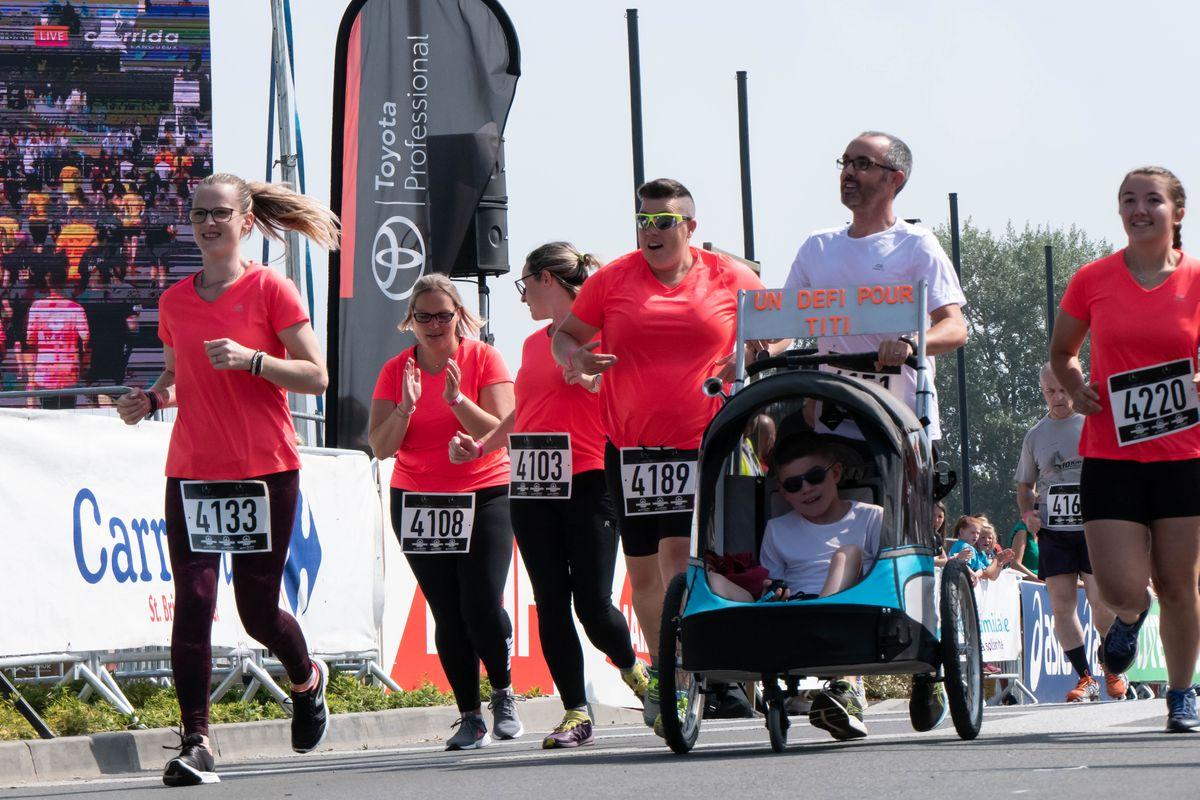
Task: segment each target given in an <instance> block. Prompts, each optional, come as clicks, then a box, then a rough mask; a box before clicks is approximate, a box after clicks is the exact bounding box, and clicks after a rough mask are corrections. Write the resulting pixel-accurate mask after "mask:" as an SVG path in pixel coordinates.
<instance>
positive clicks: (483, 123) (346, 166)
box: [326, 0, 520, 448]
mask: <svg viewBox="0 0 1200 800" xmlns="http://www.w3.org/2000/svg"><path fill="white" fill-rule="evenodd" d="M519 74H520V67H519V53H518V49H517V38H516V33H515V32H514V30H513V27H512V23H511V22H510V21H509V19H508V16H507V15H506V14H505V13H504V10H503V9H502V8H501V7H500V5H499V4H498V3H497V2H494V0H355V2H353V3H352V4H351V5H350V7H349V8H348V9H347V11H346V14H345V16H344V17H343V19H342V25H341V29H340V30H339V32H338V44H337V57H336V63H335V77H334V92H335V97H334V113H333V122H334V128H333V154H332V165H333V166H332V168H333V175H332V192H331V194H332V203H333V207H334V210H335V211H337V212H338V213H339V214H340V215H341V218H342V227H343V234H342V236H343V238H342V249H341V252H340V253H331V254H330V265H329V266H330V270H329V281H330V287H329V297H330V301H329V347H328V356H329V366H330V383H331V385H330V388H329V393H328V397H329V409H328V412H327V414H326V417H327V424H326V431H327V441H328V442H329V444H330V445H332V446H338V447H357V448H366V447H367V415H368V411H369V409H370V403H371V393H372V390H373V389H374V387H375V380H376V378H377V377H378V375H379V370H380V367H382V366H383V364H384V362H385V361H387V359H389V358H391V357H392V356H394V355H396V354H398V353H399V352H400V351H401V350H402V349H404V348H405V347H406V346H408V344H410V343H411V337H409V336H402V335H401V334H400V332H399V331H397V329H396V326H397V324H398V323H399V322H400V321H401V320H402V319H403V317H404V315H405V313H406V312H407V309H408V298H409V297H410V295H411V294H412V290H413V285H414V284H415V283H416V281H417V279H418V278H420V277H421V275H423V274H425V273H426V272H431V271H436V272H448V271H449V269H450V264H451V263H452V262H453V260H454V258H455V256H456V255H457V253H458V251H459V249H460V247H461V246H462V243H463V238H464V236H465V234H466V232H467V230H468V227H469V225H470V223H471V219H472V216H473V215H474V213H475V209H476V207H477V206H478V205H479V200H480V198H481V197H482V195H483V191H484V188H485V187H486V186H487V182H488V177H489V174H490V173H491V171H492V169H493V167H494V165H495V164H496V162H497V159H498V158H499V152H500V141H501V136H502V135H503V133H504V125H505V122H506V120H507V117H508V110H509V107H510V106H511V105H512V99H513V93H514V91H515V90H516V82H517V77H518V75H519Z"/></svg>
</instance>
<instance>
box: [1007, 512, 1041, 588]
mask: <svg viewBox="0 0 1200 800" xmlns="http://www.w3.org/2000/svg"><path fill="white" fill-rule="evenodd" d="M1008 547H1009V549H1010V550H1012V551H1013V565H1012V567H1013V569H1015V570H1016V571H1017V572H1020V573H1021V574H1022V575H1024V576H1025V577H1026V578H1028V579H1030V580H1034V581H1038V582H1039V583H1040V582H1041V579H1040V578H1038V566H1039V561H1040V559H1039V553H1038V540H1037V534H1036V533H1034V532H1033V531H1031V530H1029V526H1027V525H1026V524H1025V523H1024V521H1021V520H1018V521H1017V523H1016V524H1015V525H1013V526H1012V530H1011V531H1009V532H1008Z"/></svg>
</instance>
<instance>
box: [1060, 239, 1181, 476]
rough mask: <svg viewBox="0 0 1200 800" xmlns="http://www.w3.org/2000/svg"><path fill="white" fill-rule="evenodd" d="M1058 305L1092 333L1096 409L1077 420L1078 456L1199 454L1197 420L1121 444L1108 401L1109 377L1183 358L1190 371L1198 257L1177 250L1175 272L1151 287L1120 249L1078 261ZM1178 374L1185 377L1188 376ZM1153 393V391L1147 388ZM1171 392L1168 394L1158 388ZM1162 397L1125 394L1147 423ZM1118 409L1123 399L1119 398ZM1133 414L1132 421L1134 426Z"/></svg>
mask: <svg viewBox="0 0 1200 800" xmlns="http://www.w3.org/2000/svg"><path fill="white" fill-rule="evenodd" d="M1062 310H1063V311H1065V312H1066V313H1068V314H1070V315H1071V316H1072V317H1075V318H1076V319H1079V320H1082V321H1083V322H1086V323H1088V325H1089V328H1090V332H1091V337H1092V354H1091V377H1090V380H1091V381H1092V382H1093V383H1095V384H1097V386H1096V392H1097V393H1098V394H1099V395H1100V411H1098V412H1096V413H1095V414H1092V415H1090V416H1088V417H1087V418H1086V419H1085V420H1084V423H1083V435H1082V437H1081V438H1080V442H1079V452H1080V454H1081V455H1084V456H1087V457H1091V458H1110V459H1117V460H1121V461H1142V462H1147V461H1179V460H1182V459H1189V458H1198V457H1200V426H1196V427H1192V428H1188V429H1186V430H1180V431H1178V432H1175V433H1170V434H1168V435H1165V436H1161V437H1160V438H1153V439H1148V440H1145V441H1134V442H1132V443H1130V444H1126V445H1123V446H1122V445H1120V444H1118V442H1117V425H1116V422H1115V420H1114V417H1113V410H1112V406H1111V404H1110V402H1109V385H1108V383H1109V382H1108V379H1109V376H1111V375H1114V374H1118V373H1125V372H1129V371H1131V370H1140V369H1143V368H1145V367H1152V366H1156V365H1159V364H1164V363H1168V362H1173V361H1180V360H1186V361H1187V362H1188V364H1189V365H1190V372H1191V373H1192V374H1194V373H1195V371H1196V350H1197V347H1198V346H1200V261H1197V260H1196V259H1194V258H1192V257H1191V256H1189V255H1187V254H1186V253H1182V252H1180V259H1179V264H1178V265H1177V266H1176V268H1175V271H1174V272H1172V273H1171V275H1170V276H1169V277H1168V278H1167V279H1166V280H1165V281H1163V282H1162V283H1161V284H1160V285H1158V286H1156V287H1155V288H1153V289H1144V288H1142V287H1141V286H1140V285H1138V283H1137V281H1135V280H1134V279H1133V276H1132V275H1130V274H1129V270H1128V269H1127V268H1126V266H1125V251H1124V250H1121V251H1120V252H1117V253H1114V254H1112V255H1111V256H1108V257H1106V258H1102V259H1100V260H1099V261H1094V262H1092V263H1091V264H1087V265H1085V266H1083V267H1080V268H1079V271H1078V272H1076V273H1075V275H1074V276H1073V277H1072V278H1071V282H1070V283H1069V284H1068V285H1067V290H1066V292H1065V293H1064V294H1063V299H1062ZM1184 380H1186V381H1187V382H1188V383H1190V382H1191V378H1190V377H1189V376H1185V377H1184ZM1151 394H1152V393H1151ZM1161 394H1163V395H1164V396H1167V397H1168V399H1169V393H1167V392H1162V393H1161ZM1143 399H1149V400H1153V403H1151V405H1152V406H1153V407H1152V408H1150V411H1151V413H1153V414H1154V415H1155V416H1154V418H1153V419H1152V420H1149V419H1146V418H1145V417H1142V413H1143V411H1144V410H1145V409H1146V408H1147V406H1146V405H1145V403H1143V402H1142V400H1143ZM1161 399H1162V398H1157V397H1153V396H1151V397H1149V398H1142V397H1139V396H1138V395H1137V394H1136V393H1135V394H1134V395H1132V396H1131V397H1130V403H1129V404H1130V405H1131V406H1132V407H1133V408H1132V411H1131V412H1129V413H1132V414H1136V415H1137V416H1138V417H1141V418H1142V420H1144V422H1145V424H1146V426H1147V428H1151V429H1152V428H1153V425H1154V424H1156V423H1157V422H1158V414H1157V412H1158V411H1159V410H1161V408H1160V405H1161V404H1160V402H1159V401H1160V400H1161ZM1120 405H1121V406H1122V409H1124V407H1125V405H1126V404H1125V403H1124V402H1121V403H1120ZM1137 421H1138V420H1135V421H1134V426H1136V425H1137Z"/></svg>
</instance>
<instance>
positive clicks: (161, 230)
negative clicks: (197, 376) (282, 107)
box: [0, 0, 212, 407]
mask: <svg viewBox="0 0 1200 800" xmlns="http://www.w3.org/2000/svg"><path fill="white" fill-rule="evenodd" d="M0 109H3V114H2V115H0V389H6V390H19V391H27V390H42V389H56V390H61V389H69V388H71V387H76V386H105V385H134V386H146V385H148V384H150V383H151V382H153V381H154V380H155V378H157V377H158V375H159V374H160V373H161V372H162V369H163V354H162V344H161V343H160V342H159V340H158V335H157V329H158V300H159V297H160V296H161V295H162V293H163V291H164V290H165V289H166V288H167V287H168V286H170V285H171V284H173V283H175V282H176V281H178V280H180V279H181V278H183V277H185V276H187V275H190V274H191V273H193V272H195V271H196V270H197V269H199V267H200V257H199V253H198V252H197V251H196V249H195V247H193V246H192V230H191V226H190V225H189V224H188V221H187V214H186V212H187V209H188V208H189V206H190V205H191V192H192V190H193V188H194V186H195V185H196V182H197V181H199V180H200V179H201V178H202V177H204V176H205V175H208V174H209V173H211V172H212V81H211V67H210V60H209V18H208V2H207V0H155V2H153V3H151V2H146V0H103V2H101V1H99V0H71V2H58V1H57V0H55V1H54V2H47V0H3V2H2V3H0ZM7 402H8V403H10V404H17V405H25V404H26V401H25V400H16V401H7ZM95 402H108V400H107V398H104V399H103V400H97V399H95V398H77V397H74V396H72V397H67V398H62V399H58V398H55V399H47V400H43V401H41V402H40V404H41V405H45V406H56V407H59V406H67V407H74V406H75V405H77V404H84V403H88V404H91V403H95ZM29 404H31V405H32V404H33V403H32V401H30V403H29Z"/></svg>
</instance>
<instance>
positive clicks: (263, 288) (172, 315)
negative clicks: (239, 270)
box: [158, 264, 308, 480]
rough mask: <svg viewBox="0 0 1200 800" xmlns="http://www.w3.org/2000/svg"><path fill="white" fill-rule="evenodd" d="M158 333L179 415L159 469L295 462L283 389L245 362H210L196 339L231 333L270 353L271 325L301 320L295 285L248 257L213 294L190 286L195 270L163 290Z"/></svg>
mask: <svg viewBox="0 0 1200 800" xmlns="http://www.w3.org/2000/svg"><path fill="white" fill-rule="evenodd" d="M158 311H159V321H158V338H160V339H162V341H163V344H165V345H167V347H170V348H172V349H173V350H174V351H175V393H176V397H177V398H178V402H179V416H178V417H177V418H176V420H175V426H174V428H173V429H172V430H171V445H170V447H169V448H168V450H167V477H169V478H194V479H200V480H233V479H237V478H252V477H255V476H258V475H270V474H272V473H276V472H285V471H288V470H293V469H299V468H300V454H299V452H297V450H296V431H295V429H294V428H293V426H292V415H291V412H290V411H289V410H288V405H287V391H286V390H285V389H283V388H282V387H279V386H276V385H275V384H273V383H271V382H270V381H268V380H265V379H263V378H261V377H258V376H255V375H251V374H250V372H249V371H247V370H217V369H214V368H213V366H212V364H211V363H210V362H209V360H208V356H207V355H206V354H205V350H204V343H205V342H206V341H211V340H213V339H232V340H233V341H235V342H237V343H238V344H240V345H242V346H244V347H248V348H250V349H251V350H262V351H263V352H265V353H267V354H268V355H271V356H274V357H276V358H284V357H286V355H287V351H286V349H285V348H284V346H283V342H282V341H281V340H280V338H279V332H280V331H282V330H286V329H287V328H290V327H292V326H293V325H297V324H299V323H302V322H308V312H306V311H305V310H304V305H303V303H302V302H301V300H300V293H299V292H298V291H297V290H296V287H295V285H294V284H293V283H292V282H291V281H289V280H288V279H287V278H285V277H283V276H282V275H279V274H278V273H276V272H275V271H274V270H271V269H267V268H266V267H264V266H262V265H261V264H250V265H249V266H248V267H247V268H246V271H245V273H243V274H242V276H241V277H240V278H238V279H237V280H236V281H235V282H234V284H233V285H232V286H230V287H229V288H228V289H226V290H225V291H224V292H223V293H222V294H221V296H220V297H218V298H217V299H216V300H214V301H213V302H211V303H210V302H208V301H207V300H205V299H203V298H202V297H200V295H199V294H197V293H196V277H195V276H194V275H193V276H192V277H189V278H185V279H183V280H181V281H179V282H178V283H176V284H175V285H174V286H172V287H171V288H170V289H167V291H166V292H164V293H163V296H162V299H161V300H160V301H159V306H158Z"/></svg>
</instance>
